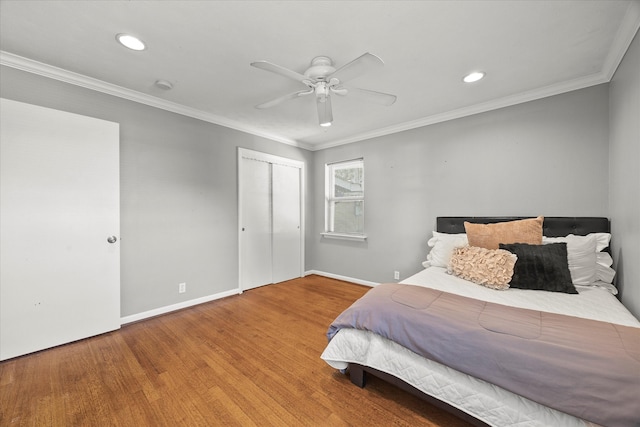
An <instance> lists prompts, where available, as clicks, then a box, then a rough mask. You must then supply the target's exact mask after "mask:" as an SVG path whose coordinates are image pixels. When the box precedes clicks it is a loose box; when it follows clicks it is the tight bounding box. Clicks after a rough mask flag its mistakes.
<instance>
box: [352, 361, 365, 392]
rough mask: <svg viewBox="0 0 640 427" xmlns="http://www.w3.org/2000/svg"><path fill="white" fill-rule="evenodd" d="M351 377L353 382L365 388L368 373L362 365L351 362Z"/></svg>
mask: <svg viewBox="0 0 640 427" xmlns="http://www.w3.org/2000/svg"><path fill="white" fill-rule="evenodd" d="M349 378H350V379H351V382H352V383H353V384H355V385H357V386H358V387H360V388H364V386H365V384H366V383H367V373H366V372H365V371H364V369H362V366H360V365H355V364H351V365H349Z"/></svg>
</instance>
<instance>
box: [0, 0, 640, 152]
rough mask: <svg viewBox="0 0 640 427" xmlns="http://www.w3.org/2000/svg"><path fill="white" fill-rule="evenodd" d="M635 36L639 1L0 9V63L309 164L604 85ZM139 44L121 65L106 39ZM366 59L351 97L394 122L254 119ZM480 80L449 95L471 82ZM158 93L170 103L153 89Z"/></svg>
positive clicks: (295, 104)
mask: <svg viewBox="0 0 640 427" xmlns="http://www.w3.org/2000/svg"><path fill="white" fill-rule="evenodd" d="M639 26H640V1H638V0H634V1H613V0H605V1H595V0H593V1H587V0H583V1H560V0H558V1H540V0H536V1H480V0H476V1H54V0H47V1H7V0H2V1H0V50H1V51H2V52H1V57H0V60H1V63H2V64H3V65H8V66H11V67H15V68H20V69H24V70H28V71H32V72H36V73H39V74H42V75H46V76H49V77H53V78H56V79H59V80H63V81H67V82H71V83H74V84H79V85H81V86H85V87H90V88H93V89H96V90H100V91H103V92H106V93H111V94H114V95H117V96H121V97H124V98H128V99H133V100H136V101H139V102H142V103H145V104H149V105H154V106H157V107H160V108H164V109H167V110H169V111H174V112H178V113H181V114H186V115H189V116H193V117H197V118H200V119H203V120H207V121H210V122H213V123H218V124H221V125H224V126H228V127H232V128H235V129H240V130H243V131H246V132H249V133H252V134H256V135H260V136H265V137H268V138H272V139H275V140H278V141H281V142H285V143H289V144H293V145H297V146H300V147H304V148H307V149H311V150H316V149H321V148H325V147H330V146H335V145H339V144H344V143H348V142H353V141H357V140H361V139H365V138H369V137H373V136H378V135H384V134H389V133H392V132H396V131H400V130H405V129H411V128H415V127H418V126H424V125H427V124H431V123H436V122H440V121H444V120H448V119H451V118H456V117H462V116H465V115H468V114H474V113H478V112H482V111H488V110H491V109H495V108H500V107H504V106H507V105H513V104H516V103H519V102H524V101H528V100H532V99H537V98H541V97H544V96H549V95H553V94H557V93H562V92H566V91H569V90H575V89H579V88H582V87H587V86H591V85H594V84H599V83H604V82H607V81H609V80H610V79H611V76H612V75H613V73H614V72H615V69H616V67H617V65H618V64H619V62H620V60H621V59H622V56H623V55H624V52H625V51H626V49H627V48H628V46H629V44H630V42H631V40H632V39H633V36H634V34H635V33H636V32H637V30H638V27H639ZM123 32H124V33H130V34H134V35H136V36H138V37H140V38H141V39H143V40H144V41H145V42H146V44H147V46H148V48H147V49H146V50H145V51H142V52H134V51H131V50H128V49H126V48H123V47H122V46H120V45H119V44H118V43H116V41H115V35H116V34H117V33H123ZM365 52H371V53H373V54H375V55H377V56H379V57H380V58H382V59H383V60H384V62H385V66H384V67H382V68H380V69H376V70H374V71H372V72H370V73H367V74H365V75H363V76H361V77H358V78H357V79H354V80H353V81H351V82H349V83H350V84H351V86H354V87H360V88H364V89H371V90H376V91H381V92H387V93H392V94H395V95H397V96H398V100H397V102H396V103H395V104H394V105H392V106H388V107H387V106H381V105H377V104H371V103H367V102H364V101H362V100H361V99H356V98H353V97H351V98H350V97H349V96H347V97H336V96H334V97H332V100H333V115H334V122H333V125H332V126H331V127H329V128H323V127H320V126H318V119H317V113H316V110H315V103H314V100H313V98H312V97H302V98H297V99H294V100H290V101H287V102H286V103H284V104H281V105H279V106H276V107H273V108H271V109H266V110H259V109H256V108H254V106H255V105H256V104H260V103H262V102H265V101H268V100H270V99H273V98H276V97H278V96H280V95H284V94H287V93H290V92H294V91H296V90H300V89H304V88H305V86H303V85H302V84H301V83H299V82H296V81H294V80H290V79H287V78H285V77H282V76H279V75H277V74H273V73H269V72H266V71H264V70H259V69H256V68H254V67H251V66H250V65H249V63H251V62H253V61H256V60H267V61H270V62H273V63H276V64H278V65H281V66H283V67H286V68H290V69H292V70H295V71H297V72H299V73H303V72H304V71H305V69H306V68H308V66H309V62H310V61H311V59H312V58H313V57H315V56H319V55H326V56H329V57H331V58H332V59H333V60H334V61H335V63H336V66H337V67H340V66H341V65H343V64H345V63H347V62H349V61H351V60H353V59H355V58H356V57H358V56H360V55H361V54H363V53H365ZM473 70H482V71H485V72H486V73H487V76H486V78H485V79H484V80H482V81H480V82H477V83H473V84H463V83H462V81H461V79H462V77H463V76H464V75H465V74H467V73H468V72H469V71H473ZM158 79H164V80H168V81H170V82H171V83H172V84H173V85H174V87H173V89H172V90H169V91H165V90H162V89H160V88H158V87H155V86H154V82H155V81H156V80H158Z"/></svg>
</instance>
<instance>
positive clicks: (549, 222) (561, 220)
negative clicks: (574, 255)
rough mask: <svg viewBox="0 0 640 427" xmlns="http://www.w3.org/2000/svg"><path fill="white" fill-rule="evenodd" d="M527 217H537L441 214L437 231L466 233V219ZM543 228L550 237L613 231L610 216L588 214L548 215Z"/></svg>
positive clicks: (488, 220)
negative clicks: (572, 215)
mask: <svg viewBox="0 0 640 427" xmlns="http://www.w3.org/2000/svg"><path fill="white" fill-rule="evenodd" d="M525 218H535V216H532V217H531V216H529V217H506V216H495V217H491V216H439V217H438V218H437V219H436V222H437V223H436V231H439V232H441V233H464V232H465V230H464V222H465V221H467V222H474V223H480V224H492V223H496V222H503V221H513V220H516V219H525ZM542 228H543V230H542V234H544V235H545V236H548V237H559V236H566V235H568V234H576V235H580V236H584V235H587V234H589V233H609V232H611V228H610V224H609V218H603V217H588V216H578V217H568V216H566V217H565V216H546V217H544V223H543V225H542Z"/></svg>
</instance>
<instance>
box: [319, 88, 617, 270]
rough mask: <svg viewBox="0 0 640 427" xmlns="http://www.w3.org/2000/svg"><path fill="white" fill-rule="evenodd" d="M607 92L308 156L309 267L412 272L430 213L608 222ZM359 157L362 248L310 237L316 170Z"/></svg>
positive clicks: (422, 250)
mask: <svg viewBox="0 0 640 427" xmlns="http://www.w3.org/2000/svg"><path fill="white" fill-rule="evenodd" d="M608 120H609V116H608V88H607V85H599V86H595V87H591V88H587V89H582V90H579V91H574V92H570V93H566V94H563V95H558V96H554V97H550V98H546V99H541V100H537V101H533V102H528V103H524V104H520V105H516V106H513V107H508V108H504V109H500V110H496V111H491V112H487V113H483V114H478V115H475V116H470V117H466V118H462V119H458V120H452V121H449V122H445V123H440V124H436V125H432V126H427V127H423V128H419V129H414V130H411V131H407V132H402V133H398V134H395V135H389V136H384V137H380V138H376V139H372V140H369V141H363V142H359V143H354V144H349V145H344V146H339V147H334V148H329V149H326V150H322V151H318V152H316V153H315V156H314V165H315V178H314V181H315V187H314V188H313V194H314V195H315V206H314V209H315V218H316V221H315V227H314V233H313V235H312V236H311V239H312V240H313V244H312V246H311V252H310V253H311V257H312V264H313V266H314V268H315V269H316V270H319V271H324V272H329V273H332V274H336V275H341V276H346V277H352V278H357V279H361V280H364V281H371V282H388V281H393V271H394V270H399V271H400V273H401V275H400V276H401V278H404V277H407V276H409V275H411V274H413V273H415V272H417V271H419V269H421V268H422V267H421V265H420V263H421V261H423V260H424V259H425V257H426V254H427V249H428V248H427V245H426V242H427V240H428V238H429V237H430V236H431V231H432V230H433V229H434V228H435V219H436V217H437V216H455V215H480V216H482V215H519V216H526V215H533V216H536V215H547V216H608V189H609V188H608V164H609V162H608V155H609V153H608V150H609V149H608ZM356 157H364V161H365V232H366V234H367V235H368V236H369V238H368V240H367V241H366V242H364V243H357V242H344V241H339V240H328V239H322V238H321V237H320V232H321V231H323V227H324V221H323V218H324V216H323V215H324V199H323V194H324V192H323V183H324V180H323V166H324V164H325V163H328V162H335V161H339V160H346V159H353V158H356Z"/></svg>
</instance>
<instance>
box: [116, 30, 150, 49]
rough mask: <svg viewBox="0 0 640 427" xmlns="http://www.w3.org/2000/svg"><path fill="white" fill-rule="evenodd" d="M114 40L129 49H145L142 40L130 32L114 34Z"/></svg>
mask: <svg viewBox="0 0 640 427" xmlns="http://www.w3.org/2000/svg"><path fill="white" fill-rule="evenodd" d="M116 40H117V41H118V43H120V44H121V45H122V46H124V47H126V48H129V49H131V50H145V49H146V48H147V46H146V45H145V44H144V42H143V41H142V40H140V39H139V38H137V37H135V36H132V35H130V34H124V33H120V34H116Z"/></svg>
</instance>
